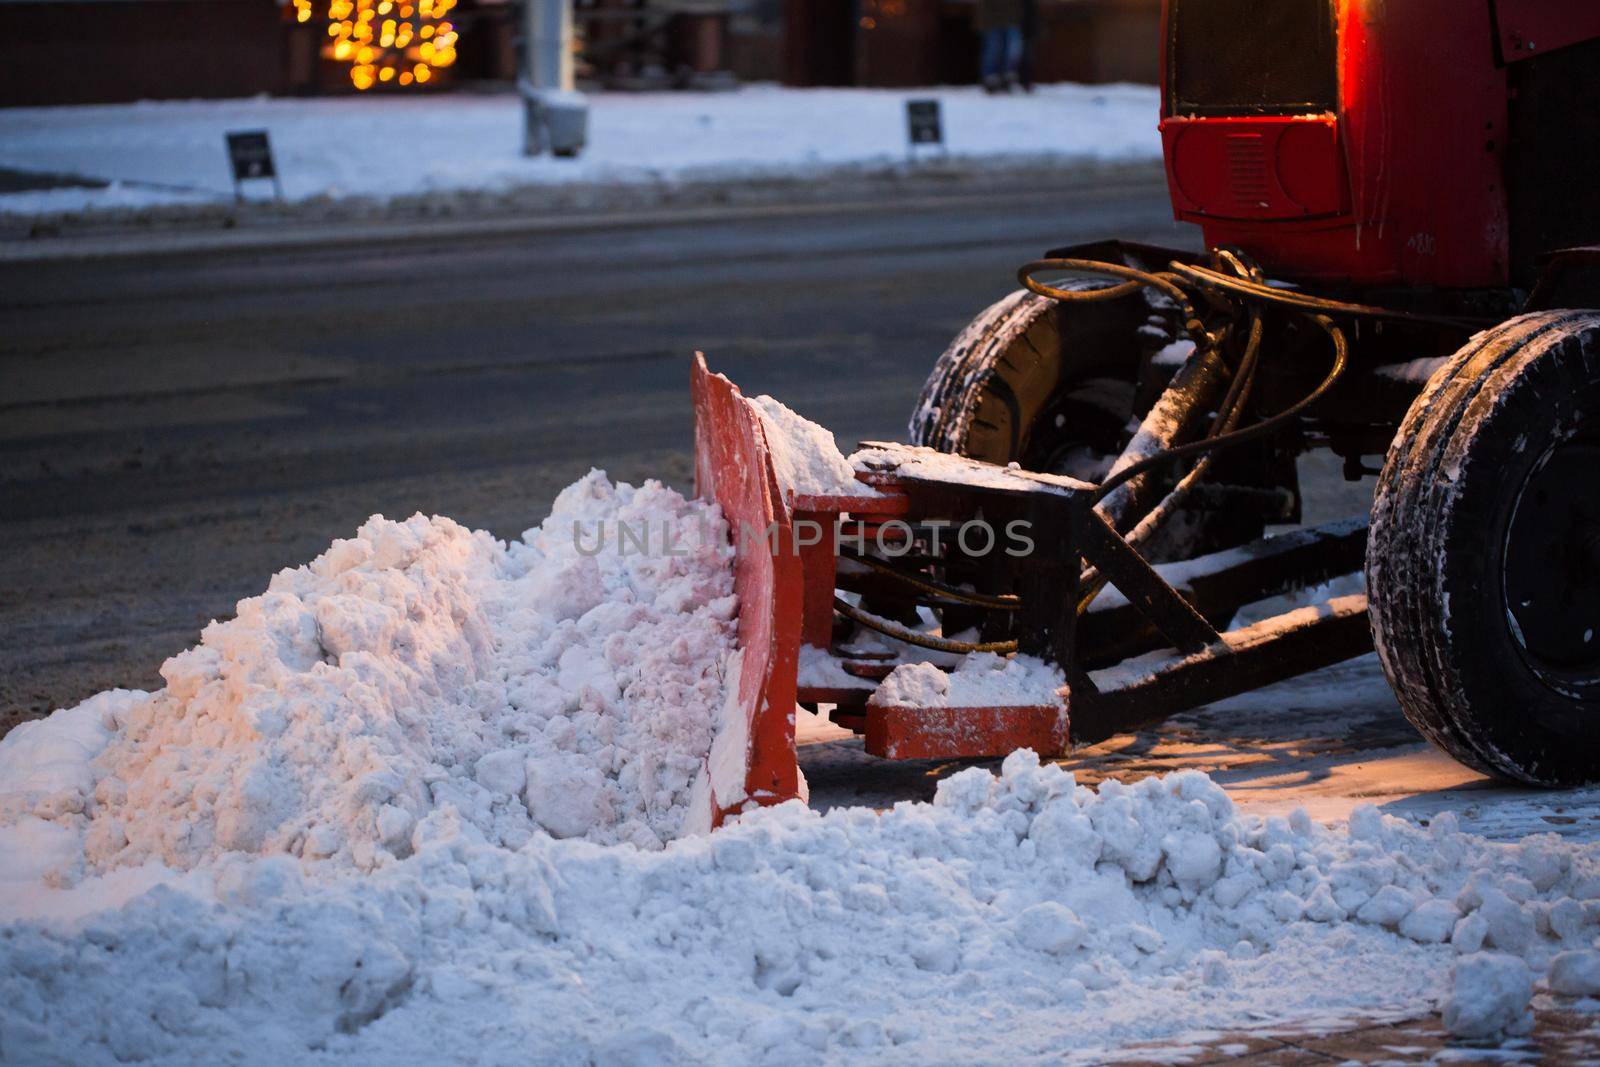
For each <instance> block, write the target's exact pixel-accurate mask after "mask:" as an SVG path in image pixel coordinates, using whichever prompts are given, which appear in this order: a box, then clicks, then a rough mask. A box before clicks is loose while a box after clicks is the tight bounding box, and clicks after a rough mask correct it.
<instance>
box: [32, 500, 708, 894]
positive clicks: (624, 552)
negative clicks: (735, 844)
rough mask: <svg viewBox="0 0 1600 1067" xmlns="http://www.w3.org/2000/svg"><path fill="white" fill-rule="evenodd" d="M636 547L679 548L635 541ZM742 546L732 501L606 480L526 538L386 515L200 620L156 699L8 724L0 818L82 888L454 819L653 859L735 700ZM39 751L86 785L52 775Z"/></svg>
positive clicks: (398, 833)
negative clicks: (110, 877)
mask: <svg viewBox="0 0 1600 1067" xmlns="http://www.w3.org/2000/svg"><path fill="white" fill-rule="evenodd" d="M624 527H627V528H628V529H630V530H632V531H634V534H635V536H634V538H633V539H632V540H627V539H623V538H620V537H619V536H618V532H619V530H621V529H622V528H624ZM644 536H648V538H649V543H650V546H651V548H652V549H655V548H659V547H660V542H661V539H662V537H664V536H672V537H674V542H673V545H672V548H673V553H671V554H669V553H667V552H663V551H655V550H651V551H640V550H638V549H637V547H636V545H637V544H638V541H639V538H642V537H644ZM602 541H603V545H601V542H602ZM726 541H727V535H726V528H725V526H724V524H723V522H722V520H721V518H720V516H719V515H718V514H717V513H716V511H715V509H714V508H711V507H708V506H706V505H704V504H701V503H698V502H692V501H687V500H685V499H683V498H682V497H681V496H679V495H678V494H677V493H675V492H673V491H671V490H669V489H666V488H664V487H663V486H661V485H660V484H658V483H655V482H648V483H646V484H645V485H644V486H643V487H640V488H637V489H635V488H633V487H630V486H627V485H620V486H614V485H612V484H611V483H610V482H609V481H607V480H606V478H605V476H604V475H603V474H601V473H599V472H593V473H591V474H590V475H589V476H588V477H586V478H584V479H582V480H580V481H578V482H577V483H575V484H573V485H572V486H570V487H568V488H567V489H566V490H565V491H564V492H562V493H561V495H560V496H559V497H558V498H557V500H556V502H555V506H554V509H553V510H552V512H551V514H550V516H549V518H547V519H546V520H545V522H544V523H543V525H541V526H539V527H537V528H535V529H533V530H530V531H528V533H527V534H526V535H525V540H522V541H518V542H514V543H512V544H510V545H506V544H503V543H501V542H498V541H496V540H495V539H493V538H492V537H490V536H489V535H488V534H486V533H482V532H472V531H469V530H466V529H464V528H463V527H461V526H459V525H457V524H456V523H455V522H452V521H451V520H449V519H444V518H431V519H430V518H424V517H423V516H420V515H418V516H414V517H413V518H411V519H408V520H406V521H404V522H392V521H390V520H387V519H384V518H381V517H377V516H375V517H373V518H372V519H370V520H369V521H368V522H367V523H366V524H365V525H363V526H362V527H361V529H360V530H359V531H358V532H357V533H356V535H355V536H354V537H352V538H349V539H342V540H338V541H335V542H333V544H332V545H331V546H330V547H329V548H328V550H327V551H326V552H324V553H323V554H322V555H320V556H318V557H317V558H316V559H315V560H313V561H311V563H309V564H307V565H305V566H303V567H295V568H290V569H288V570H284V571H282V572H280V573H279V574H277V575H276V576H274V577H273V579H272V581H271V583H270V584H269V585H268V587H267V590H266V592H265V593H263V594H262V595H260V596H256V597H251V598H249V599H247V600H244V601H241V602H240V603H239V606H238V613H237V615H236V616H235V617H234V618H233V619H231V620H229V621H227V622H220V623H219V622H214V623H212V624H211V625H210V626H208V627H206V629H205V631H204V632H203V633H202V635H201V642H200V644H199V645H198V646H196V647H195V648H192V649H190V650H188V651H186V652H183V653H180V654H179V655H177V656H174V657H173V658H171V659H170V660H168V661H167V662H166V663H165V664H164V665H163V666H162V668H161V673H162V677H163V678H164V679H165V680H166V683H167V684H166V688H165V689H163V690H161V691H160V692H158V693H155V694H154V695H145V694H128V693H123V694H120V695H119V694H102V696H100V697H96V698H94V699H92V700H90V701H87V702H85V703H84V704H83V705H81V706H80V707H78V708H74V709H71V710H68V711H64V712H60V713H57V714H56V715H54V716H52V717H51V718H49V719H46V720H43V721H41V722H37V723H30V724H25V725H23V726H21V727H18V728H17V729H16V730H14V731H13V732H12V734H11V735H10V736H9V737H8V738H6V741H5V744H4V745H3V746H0V783H4V789H5V792H4V794H0V822H6V823H13V824H15V823H16V822H18V821H19V820H22V819H34V820H43V821H46V822H50V823H53V824H55V825H56V826H58V827H62V828H66V829H68V830H70V831H72V832H73V833H75V834H81V835H82V838H83V851H82V854H81V856H79V857H77V858H76V861H75V862H73V863H69V864H68V865H66V866H65V867H62V868H60V869H56V870H53V871H52V872H50V873H51V877H52V878H53V879H54V880H56V881H57V882H62V883H68V884H70V883H71V882H73V881H75V880H77V879H78V878H80V877H82V876H83V875H84V874H86V873H92V872H100V871H105V870H108V869H110V868H114V867H122V866H139V865H142V864H144V863H146V862H151V861H154V862H159V863H160V864H162V865H164V866H166V867H170V868H174V869H179V870H186V869H189V868H193V867H195V866H197V865H200V864H205V863H209V862H214V861H216V860H218V859H219V858H220V857H222V856H224V855H227V854H232V853H244V854H248V855H262V856H265V855H274V854H280V853H283V854H288V855H290V856H295V857H299V858H301V859H303V860H307V861H319V862H327V863H331V864H334V865H336V866H338V867H345V868H355V869H358V870H372V869H374V868H378V867H381V866H384V865H385V864H389V863H393V862H395V861H396V860H399V859H403V858H405V857H406V856H409V855H410V854H411V853H412V852H413V851H414V850H415V848H416V844H417V835H418V833H419V827H420V825H421V824H422V823H423V822H424V821H425V820H426V819H427V818H428V817H429V816H430V815H431V814H435V813H438V812H441V811H444V810H446V809H448V810H450V811H452V812H454V813H455V814H454V816H453V817H457V818H459V819H461V820H462V821H463V822H464V823H465V824H467V825H470V826H471V827H472V829H473V830H474V831H475V832H476V833H477V834H479V835H481V837H482V838H483V839H484V840H485V841H487V842H490V843H493V844H495V845H500V846H504V847H507V848H516V847H519V846H521V845H523V844H525V843H526V842H527V841H528V840H529V839H530V838H531V837H533V836H534V835H536V834H541V833H548V834H551V835H554V836H556V837H575V838H584V839H586V840H589V841H593V842H596V843H599V844H614V843H618V842H630V843H632V844H635V845H638V846H641V847H646V848H659V847H661V846H662V844H663V843H665V842H666V841H668V840H670V839H672V838H673V837H674V836H676V834H677V833H678V831H679V828H680V825H681V824H682V822H683V819H684V814H685V811H686V805H687V804H688V798H689V794H690V790H691V784H692V782H693V780H694V778H695V776H696V775H697V774H698V773H699V771H700V768H701V766H702V764H703V762H704V759H705V756H706V753H707V751H708V750H709V748H710V745H711V733H712V729H713V712H714V709H716V708H718V707H719V706H720V705H721V704H722V702H723V689H724V682H725V679H724V677H723V670H724V666H725V664H726V661H727V659H728V657H729V656H730V655H731V653H732V651H733V619H734V615H735V599H734V597H733V595H732V589H733V585H732V570H731V560H730V556H729V553H730V551H731V550H730V549H729V548H727V547H726ZM597 546H599V547H597ZM679 553H681V554H679ZM41 751H51V752H56V753H57V756H58V758H57V759H56V760H55V763H56V764H57V765H60V766H61V767H67V768H70V773H65V772H64V773H60V774H55V775H54V776H51V775H47V774H44V773H43V770H41V769H40V763H41ZM63 754H64V755H63ZM85 756H93V757H94V758H92V759H87V760H86V759H85V758H84V757H85ZM46 762H47V763H48V761H46ZM30 768H32V770H31V771H30ZM45 769H48V768H45ZM30 774H31V777H30Z"/></svg>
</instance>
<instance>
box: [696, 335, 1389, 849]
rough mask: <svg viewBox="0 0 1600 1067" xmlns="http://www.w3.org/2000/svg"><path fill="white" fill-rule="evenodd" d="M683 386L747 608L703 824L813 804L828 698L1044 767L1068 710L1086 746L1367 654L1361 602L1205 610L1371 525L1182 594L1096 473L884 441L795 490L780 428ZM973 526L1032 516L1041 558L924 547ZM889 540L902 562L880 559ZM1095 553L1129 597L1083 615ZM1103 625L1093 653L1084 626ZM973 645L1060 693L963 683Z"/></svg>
mask: <svg viewBox="0 0 1600 1067" xmlns="http://www.w3.org/2000/svg"><path fill="white" fill-rule="evenodd" d="M691 384H692V390H693V396H694V411H695V490H696V495H698V496H700V497H701V498H705V499H711V500H715V501H716V502H717V504H719V505H720V506H721V508H722V512H723V516H724V518H725V519H726V520H727V522H728V525H729V529H730V535H731V537H732V540H733V545H734V549H735V560H736V562H735V578H734V587H735V592H736V593H737V594H738V598H739V618H738V646H739V649H740V661H739V663H738V669H739V677H738V679H737V685H736V686H735V687H733V688H731V689H730V691H729V698H728V703H727V705H726V706H725V707H724V709H723V713H722V718H721V720H720V722H719V724H718V728H717V733H716V737H715V740H714V742H713V745H712V749H711V754H710V756H709V758H708V760H707V766H706V773H705V774H704V775H703V776H702V779H703V781H704V782H705V783H706V788H705V789H704V790H703V791H702V793H701V798H702V801H703V803H704V807H703V808H702V809H701V810H700V812H699V814H698V816H697V822H700V823H701V824H703V825H705V826H707V827H714V826H718V825H720V824H721V823H722V822H723V821H724V820H726V819H727V818H729V817H730V816H734V815H737V814H738V813H740V812H742V811H746V810H749V809H750V808H751V807H754V806H764V805H770V804H779V803H782V802H784V801H787V800H792V799H796V798H800V799H804V798H805V795H806V793H805V785H804V781H803V778H802V776H801V774H800V770H799V766H798V763H797V759H796V752H795V708H796V707H797V705H805V706H809V707H813V708H815V707H817V706H819V705H830V706H831V710H830V711H829V715H830V718H831V719H832V721H833V722H835V723H836V724H838V725H840V726H844V727H847V728H849V729H851V730H853V731H854V732H856V733H857V734H860V735H862V737H863V739H864V746H865V748H866V751H867V752H869V753H871V754H872V755H875V756H880V757H883V758H887V759H930V758H938V759H952V758H981V757H995V756H1004V755H1007V754H1009V753H1011V752H1013V751H1015V750H1016V749H1018V748H1031V749H1033V750H1034V751H1035V752H1037V753H1039V754H1040V755H1041V756H1046V757H1048V756H1055V755H1059V754H1061V753H1063V752H1065V750H1066V748H1067V745H1068V740H1069V734H1068V725H1069V721H1070V723H1071V725H1072V733H1073V735H1074V739H1075V740H1080V741H1081V740H1097V739H1099V738H1103V737H1106V736H1109V735H1110V734H1113V733H1117V732H1120V731H1121V730H1123V729H1127V728H1129V727H1131V726H1133V725H1137V724H1142V723H1145V722H1149V721H1152V720H1155V719H1159V718H1161V717H1164V716H1165V715H1167V714H1171V713H1172V712H1175V711H1178V710H1181V709H1183V708H1188V707H1193V706H1195V705H1197V704H1201V703H1205V702H1207V701H1210V700H1213V699H1217V698H1219V697H1221V696H1226V695H1229V694H1231V693H1235V692H1240V691H1242V690H1245V689H1250V688H1254V687H1255V686H1259V685H1263V684H1267V683H1269V682H1271V681H1276V680H1279V679H1281V678H1285V677H1289V676H1291V675H1294V674H1299V673H1302V672H1304V671H1306V670H1311V669H1314V668H1315V667H1320V666H1323V665H1326V664H1327V663H1332V662H1337V661H1338V660H1341V659H1347V658H1350V657H1351V656H1355V655H1359V654H1361V653H1362V652H1365V651H1367V650H1368V649H1369V648H1370V647H1371V645H1370V637H1369V636H1368V631H1367V623H1366V615H1365V606H1366V605H1365V598H1364V597H1360V596H1357V597H1344V598H1337V599H1335V600H1333V601H1329V602H1328V603H1327V604H1324V605H1320V606H1318V607H1317V608H1315V609H1302V610H1301V611H1299V612H1291V613H1289V614H1287V615H1283V616H1279V617H1278V618H1276V619H1270V620H1267V621H1266V622H1265V623H1260V624H1257V625H1256V626H1252V627H1246V628H1243V629H1241V630H1236V631H1232V632H1230V633H1227V634H1218V633H1217V632H1216V631H1215V630H1214V629H1212V627H1211V625H1210V623H1209V622H1208V621H1207V617H1206V616H1207V615H1213V614H1215V613H1217V612H1219V611H1220V610H1222V608H1223V607H1226V606H1227V604H1231V603H1233V602H1234V601H1235V600H1237V602H1238V603H1241V604H1242V603H1247V602H1249V601H1251V600H1258V599H1260V598H1261V597H1263V596H1270V595H1272V594H1273V593H1274V592H1277V591H1282V589H1285V588H1289V587H1292V586H1296V585H1299V584H1302V583H1303V582H1304V581H1306V580H1307V579H1310V580H1320V578H1319V576H1321V577H1326V576H1329V575H1332V574H1340V573H1347V572H1348V571H1350V570H1354V569H1355V568H1356V567H1357V566H1359V561H1360V554H1361V550H1362V547H1363V546H1364V544H1365V537H1364V533H1365V528H1364V526H1359V525H1356V526H1352V525H1350V524H1336V527H1329V528H1326V529H1319V530H1311V531H1305V532H1304V533H1303V534H1296V535H1287V536H1283V537H1278V538H1273V539H1272V545H1271V547H1267V548H1260V549H1257V550H1255V551H1250V549H1251V548H1253V547H1254V546H1246V548H1245V549H1234V550H1232V551H1231V552H1229V553H1222V554H1219V555H1220V556H1227V557H1229V558H1228V559H1226V560H1220V559H1219V560H1214V561H1210V562H1209V563H1208V560H1210V558H1209V557H1202V558H1201V559H1199V560H1194V561H1190V563H1189V564H1187V565H1186V566H1187V567H1188V568H1189V572H1188V573H1189V574H1190V576H1191V578H1192V580H1191V581H1190V582H1189V585H1188V586H1183V585H1182V584H1181V583H1180V586H1179V587H1178V588H1174V586H1173V585H1169V584H1168V583H1167V582H1166V581H1165V580H1164V579H1163V578H1162V577H1161V576H1160V575H1159V574H1158V573H1157V571H1156V570H1154V569H1153V568H1151V567H1150V566H1149V565H1148V564H1146V563H1144V561H1143V560H1141V559H1139V558H1138V556H1137V554H1136V553H1135V552H1134V550H1133V549H1132V548H1130V547H1128V546H1127V545H1126V544H1125V543H1123V542H1122V539H1121V538H1120V537H1118V536H1117V534H1116V533H1115V532H1114V531H1112V530H1110V529H1109V528H1108V527H1107V526H1106V525H1105V524H1104V523H1103V522H1100V521H1098V520H1097V519H1096V518H1095V516H1094V513H1093V512H1092V508H1091V505H1092V489H1093V487H1092V486H1088V485H1086V484H1085V483H1082V482H1078V481H1075V480H1074V479H1071V478H1067V477H1064V476H1056V475H1046V474H1035V473H1033V472H1028V471H1021V470H1017V469H1015V468H1006V467H999V466H995V465H992V464H987V463H983V462H981V461H977V460H971V459H966V458H963V457H959V456H953V455H946V454H943V453H936V452H933V451H932V450H930V449H925V448H916V447H912V446H907V445H895V444H879V443H871V444H868V445H867V446H864V448H863V449H862V450H861V451H859V452H857V453H856V454H855V455H853V456H852V457H851V458H850V461H849V462H850V464H851V466H852V469H853V471H854V477H855V482H854V483H852V484H848V485H845V484H841V485H839V486H837V487H836V489H837V491H836V492H832V493H828V494H825V495H816V494H805V493H798V492H796V491H795V490H794V489H793V488H792V487H789V486H785V485H784V484H783V483H782V481H781V479H780V476H779V473H778V471H779V466H778V465H777V464H776V463H775V459H774V445H775V442H773V441H771V440H769V433H772V432H776V431H773V430H771V429H770V424H769V423H768V422H767V421H766V420H765V419H764V418H763V416H762V414H761V413H760V411H759V410H758V409H757V407H756V406H755V405H753V404H752V403H751V402H749V401H747V400H746V399H745V398H744V396H743V395H742V394H741V393H740V392H739V389H738V387H736V386H735V385H734V384H733V383H732V382H730V381H729V380H728V379H727V378H725V377H723V376H722V375H720V374H712V373H711V372H710V371H709V370H708V369H707V367H706V364H705V360H704V358H703V357H702V356H700V355H698V354H696V356H695V360H694V365H693V369H692V371H691ZM778 446H779V447H785V446H784V445H783V444H782V443H781V442H778ZM973 523H982V524H984V525H985V526H992V525H1000V524H1005V528H1006V529H1008V530H1010V529H1012V528H1013V527H1012V525H1010V524H1015V523H1025V524H1026V528H1027V529H1028V531H1029V532H1030V534H1031V543H1032V545H1033V546H1034V549H1035V550H1033V551H1030V552H1028V553H1018V554H1015V555H1012V554H1004V555H1001V554H998V553H995V554H991V553H989V552H987V551H986V552H984V553H981V554H975V553H972V552H970V551H968V549H967V542H966V539H965V538H962V539H960V541H959V544H960V546H961V547H960V548H959V549H958V548H957V547H956V546H955V545H954V544H946V545H944V546H943V549H942V550H941V548H940V542H939V539H938V537H937V536H935V537H934V539H933V548H932V551H931V552H930V551H929V549H928V543H927V540H926V531H927V530H928V529H929V528H934V529H938V528H941V527H950V528H960V529H962V530H963V531H964V530H965V528H966V527H967V526H968V525H971V524H973ZM891 530H893V531H894V535H895V536H894V537H891V538H889V540H890V542H892V543H893V544H895V545H896V546H897V547H899V546H901V545H903V546H904V549H905V551H904V552H885V551H884V550H883V546H884V545H885V535H886V534H887V533H888V532H889V531H891ZM1261 544H1266V543H1265V542H1263V543H1261ZM850 545H855V546H857V549H859V550H852V549H851V548H850V547H849V546H850ZM868 545H876V546H878V547H877V551H874V550H872V549H869V548H867V546H868ZM991 547H992V546H991ZM1085 565H1088V566H1092V567H1097V568H1099V569H1100V572H1101V573H1103V574H1106V575H1107V576H1109V577H1110V578H1111V579H1112V581H1114V582H1115V584H1116V586H1117V588H1119V589H1121V590H1123V591H1124V599H1123V601H1122V602H1120V603H1118V604H1114V605H1112V606H1111V607H1110V608H1109V609H1108V610H1105V611H1102V612H1098V613H1090V614H1088V615H1086V616H1084V617H1083V618H1082V619H1080V618H1079V612H1078V609H1077V603H1078V596H1077V586H1078V581H1079V573H1080V569H1081V568H1082V567H1083V566H1085ZM975 590H987V591H986V592H977V591H975ZM1197 590H1198V591H1197ZM1220 590H1226V592H1219V591H1220ZM1241 598H1242V599H1241ZM1224 602H1225V603H1224ZM1197 604H1200V606H1198V607H1197V606H1196V605H1197ZM935 611H937V612H939V613H940V615H938V616H936V615H934V614H933V612H935ZM1229 614H1231V610H1230V611H1229ZM895 619H900V620H904V621H901V622H896V621H893V620H895ZM1092 622H1098V625H1096V626H1094V627H1093V628H1092V630H1093V633H1092V638H1093V640H1092V641H1091V642H1090V645H1089V646H1088V651H1089V654H1090V658H1089V659H1087V660H1086V659H1085V658H1084V656H1083V653H1084V652H1085V651H1086V649H1085V648H1083V647H1080V645H1081V643H1082V642H1083V639H1084V637H1085V636H1086V635H1085V634H1084V633H1080V631H1085V630H1088V629H1090V627H1088V625H1087V624H1089V623H1092ZM869 631H871V632H870V633H869ZM945 631H950V632H957V631H959V632H961V633H967V632H968V631H973V632H974V636H973V637H972V638H971V639H966V638H962V639H959V640H958V639H953V638H947V637H945V636H943V633H944V632H945ZM864 637H865V639H864ZM1094 647H1104V648H1115V649H1117V651H1118V655H1117V657H1116V658H1118V659H1120V658H1123V657H1125V656H1129V655H1140V654H1141V653H1152V652H1155V653H1159V650H1161V649H1163V648H1169V647H1170V655H1168V656H1166V657H1164V658H1163V657H1161V656H1160V655H1159V654H1157V655H1156V656H1154V657H1151V656H1146V660H1148V661H1149V666H1148V667H1146V668H1143V669H1140V670H1131V669H1130V668H1129V667H1128V666H1122V667H1115V668H1112V669H1110V670H1100V671H1094V672H1093V673H1091V671H1090V669H1089V668H1092V667H1093V666H1095V663H1094V662H1093V651H1092V649H1093V648H1094ZM1268 648H1270V649H1271V650H1272V654H1271V655H1267V656H1264V655H1262V652H1263V650H1264V649H1268ZM974 651H979V652H994V653H999V654H1001V655H1007V656H1009V655H1010V654H1011V653H1013V652H1020V653H1023V654H1025V655H1026V656H1027V657H1029V659H1028V662H1029V663H1030V664H1038V665H1039V666H1040V668H1041V670H1040V672H1037V673H1036V674H1035V675H1031V676H1030V677H1031V678H1037V677H1044V678H1047V679H1048V678H1051V677H1054V678H1055V680H1056V683H1057V684H1048V685H1043V686H1041V685H1040V684H1037V682H1036V681H1035V682H1034V683H1033V684H1030V685H1025V686H1021V687H1018V686H1015V685H1013V686H1011V687H1009V688H1006V687H1001V688H995V687H993V686H988V687H985V685H984V684H982V683H979V684H977V685H975V686H974V685H967V686H966V687H965V688H963V687H961V686H958V685H956V680H957V678H958V675H957V673H956V671H955V668H956V667H957V666H958V665H959V664H960V663H961V662H962V659H961V657H962V656H965V655H966V654H967V653H971V652H974ZM994 662H995V665H996V666H998V665H1000V664H1002V663H1003V662H1004V661H1001V660H996V661H994ZM1143 662H1145V661H1144V660H1141V663H1143ZM902 666H906V667H910V668H913V669H915V670H918V671H920V672H921V674H920V675H919V677H920V678H922V679H923V680H924V681H926V679H927V678H929V677H932V678H933V679H934V682H935V686H934V689H933V690H927V689H922V690H919V689H917V688H916V687H915V686H913V687H912V688H910V689H907V688H905V687H896V686H894V685H884V684H881V683H883V681H884V679H885V678H887V677H888V676H889V675H890V674H891V673H892V672H894V671H895V670H896V668H897V667H902ZM1051 668H1054V669H1055V670H1056V671H1058V672H1059V673H1057V674H1054V675H1051V674H1050V669H1051ZM935 670H937V671H938V672H943V673H934V671H935ZM961 677H962V678H963V679H965V678H970V677H971V676H970V675H967V674H965V673H964V672H963V674H962V675H961ZM985 677H988V676H985ZM941 678H943V679H946V681H945V682H943V683H941V682H940V679H941ZM1062 679H1064V680H1065V683H1066V684H1064V685H1061V684H1058V683H1059V682H1060V681H1061V680H1062ZM941 684H942V685H943V686H944V688H943V689H941V688H940V685H941ZM930 694H931V695H930ZM974 696H976V697H977V699H973V697H974ZM1069 708H1070V714H1069Z"/></svg>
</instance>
